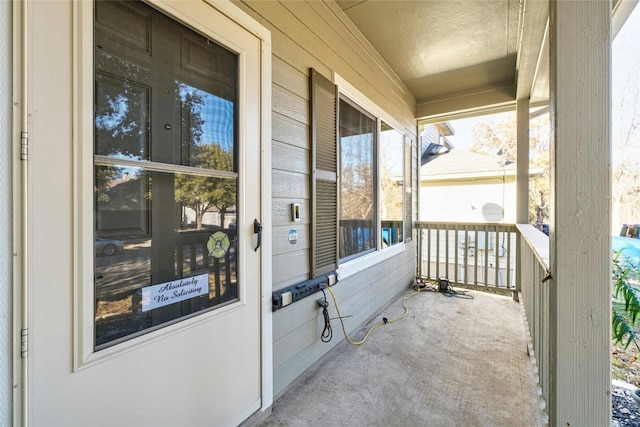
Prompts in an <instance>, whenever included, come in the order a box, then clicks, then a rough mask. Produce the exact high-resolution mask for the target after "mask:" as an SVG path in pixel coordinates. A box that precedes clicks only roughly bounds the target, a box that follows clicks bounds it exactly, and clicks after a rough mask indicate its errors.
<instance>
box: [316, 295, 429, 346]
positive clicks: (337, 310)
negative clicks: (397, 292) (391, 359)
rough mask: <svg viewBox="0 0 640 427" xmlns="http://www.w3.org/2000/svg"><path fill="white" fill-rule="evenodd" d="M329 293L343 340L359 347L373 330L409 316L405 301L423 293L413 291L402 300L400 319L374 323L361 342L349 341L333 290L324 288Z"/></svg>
mask: <svg viewBox="0 0 640 427" xmlns="http://www.w3.org/2000/svg"><path fill="white" fill-rule="evenodd" d="M326 289H327V290H328V291H329V293H330V294H331V298H332V299H333V305H335V306H336V312H337V313H338V319H340V325H342V332H343V333H344V338H345V339H346V340H347V342H348V343H349V344H353V345H361V344H364V342H365V341H366V340H367V338H368V337H369V334H370V333H371V331H373V330H374V329H375V328H377V327H379V326H382V325H385V324H387V323H393V322H397V321H398V320H400V319H404V318H405V317H406V316H407V314H409V309H408V308H407V300H409V299H410V298H413V297H414V296H416V295H418V294H419V293H420V292H423V290H422V289H419V290H417V291H415V292H414V293H412V294H411V295H407V296H405V297H404V298H403V299H402V305H403V306H404V314H403V315H402V316H400V317H397V318H395V319H391V320H387V321H386V322H379V323H376V324H375V325H373V326H372V327H371V328H369V330H368V331H367V333H366V334H365V335H364V338H362V340H361V341H356V342H354V341H351V340H350V339H349V336H348V335H347V330H346V329H345V327H344V322H343V321H342V315H341V314H340V309H339V308H338V301H336V295H335V294H334V293H333V290H332V289H331V287H327V288H326Z"/></svg>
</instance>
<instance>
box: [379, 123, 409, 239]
mask: <svg viewBox="0 0 640 427" xmlns="http://www.w3.org/2000/svg"><path fill="white" fill-rule="evenodd" d="M403 165H404V143H403V135H402V134H401V133H400V132H398V131H397V130H395V129H394V128H392V127H391V126H389V125H388V124H387V123H385V122H382V123H381V125H380V188H381V193H380V224H381V228H382V247H383V248H385V247H387V246H391V245H395V244H396V243H399V242H402V232H403V229H402V215H403V209H402V201H403V195H404V192H403V188H404V187H403V185H404V178H403V176H402V172H403Z"/></svg>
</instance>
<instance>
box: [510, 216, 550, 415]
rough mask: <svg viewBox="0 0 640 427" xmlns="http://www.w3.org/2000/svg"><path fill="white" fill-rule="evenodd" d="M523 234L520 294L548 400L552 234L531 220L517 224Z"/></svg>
mask: <svg viewBox="0 0 640 427" xmlns="http://www.w3.org/2000/svg"><path fill="white" fill-rule="evenodd" d="M517 228H518V232H519V236H520V260H521V261H520V278H521V279H520V283H519V288H520V294H521V296H522V298H521V301H522V304H523V306H524V310H525V316H526V318H525V323H526V325H527V328H528V329H529V335H530V337H531V343H530V345H529V355H530V356H531V357H532V358H533V359H534V361H535V364H536V367H537V369H538V372H537V375H538V381H539V384H540V388H541V389H542V398H543V399H544V401H545V402H547V403H548V402H549V355H550V333H549V285H548V280H549V279H550V278H551V276H550V274H549V237H547V236H546V235H545V234H543V233H541V232H540V231H539V230H538V229H536V228H535V227H533V226H531V225H528V224H519V225H518V226H517Z"/></svg>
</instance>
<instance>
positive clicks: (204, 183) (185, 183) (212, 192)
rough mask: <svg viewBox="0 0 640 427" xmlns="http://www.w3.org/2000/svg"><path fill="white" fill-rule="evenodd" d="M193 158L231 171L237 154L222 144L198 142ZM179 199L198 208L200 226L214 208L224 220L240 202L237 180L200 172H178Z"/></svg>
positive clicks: (177, 193)
mask: <svg viewBox="0 0 640 427" xmlns="http://www.w3.org/2000/svg"><path fill="white" fill-rule="evenodd" d="M193 150H194V153H192V154H193V158H194V159H193V160H194V161H197V164H198V165H199V166H201V167H203V168H207V169H214V170H229V169H230V168H232V167H233V156H232V155H231V154H229V153H227V152H226V151H224V150H223V149H222V148H220V147H219V146H218V145H196V146H194V147H193ZM175 184H176V189H175V198H176V201H177V202H180V203H182V204H183V205H185V206H187V207H189V208H191V209H193V210H194V212H195V214H196V228H197V229H198V230H199V229H201V228H202V218H203V217H204V214H205V213H206V212H207V210H208V209H209V208H210V207H216V208H217V209H218V211H219V212H220V223H221V224H223V225H224V217H225V214H226V213H227V211H228V210H229V208H232V207H234V206H235V204H236V179H235V178H212V177H206V176H199V175H187V174H182V173H179V174H176V181H175Z"/></svg>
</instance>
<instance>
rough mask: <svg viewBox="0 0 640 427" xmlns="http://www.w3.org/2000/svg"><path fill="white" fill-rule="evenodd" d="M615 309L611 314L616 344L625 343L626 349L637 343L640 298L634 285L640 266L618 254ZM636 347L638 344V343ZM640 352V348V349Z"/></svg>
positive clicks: (615, 263) (615, 275) (614, 265)
mask: <svg viewBox="0 0 640 427" xmlns="http://www.w3.org/2000/svg"><path fill="white" fill-rule="evenodd" d="M612 266H613V298H614V300H613V308H612V312H611V330H612V333H613V339H614V341H615V342H616V343H622V342H623V341H624V340H625V338H626V342H625V343H624V345H625V348H627V347H629V344H631V342H635V338H636V333H635V331H634V326H635V324H636V322H637V321H638V318H639V317H640V296H639V295H638V290H637V289H636V288H635V287H634V286H633V285H632V283H631V282H632V281H634V280H637V275H638V272H639V271H638V270H640V269H639V268H638V266H635V265H633V264H632V263H631V262H630V260H629V259H626V258H624V256H622V255H621V253H620V252H619V253H617V254H616V255H615V256H614V258H613V263H612ZM636 347H638V344H637V343H636ZM638 350H640V347H638Z"/></svg>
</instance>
